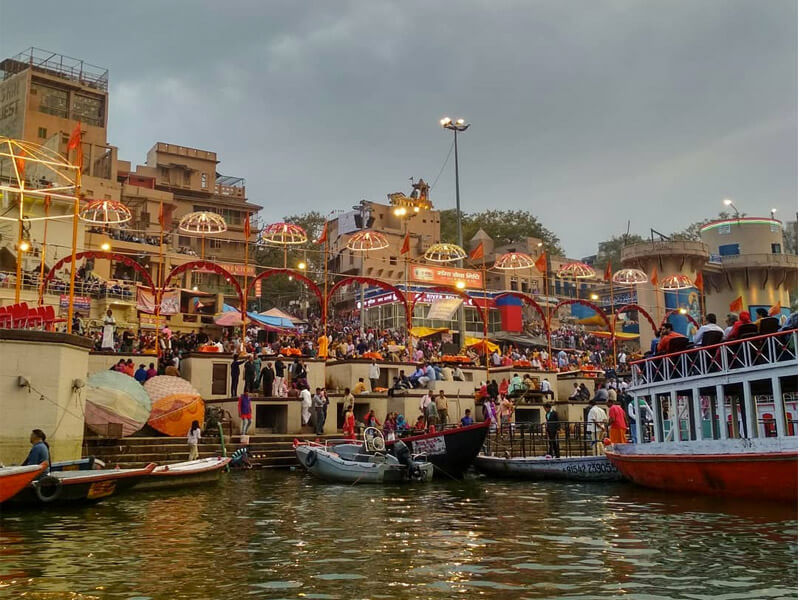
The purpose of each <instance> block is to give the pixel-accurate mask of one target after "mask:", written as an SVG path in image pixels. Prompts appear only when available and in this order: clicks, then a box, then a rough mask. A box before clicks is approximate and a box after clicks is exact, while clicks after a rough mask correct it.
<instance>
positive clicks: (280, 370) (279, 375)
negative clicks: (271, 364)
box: [272, 355, 286, 397]
mask: <svg viewBox="0 0 800 600" xmlns="http://www.w3.org/2000/svg"><path fill="white" fill-rule="evenodd" d="M284 377H286V365H285V364H284V363H283V360H281V356H280V355H279V356H278V359H277V360H276V361H275V381H274V382H273V383H272V395H273V396H275V397H278V396H281V395H282V394H283V380H284Z"/></svg>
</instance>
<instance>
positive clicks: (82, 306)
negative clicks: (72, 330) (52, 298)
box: [58, 294, 92, 313]
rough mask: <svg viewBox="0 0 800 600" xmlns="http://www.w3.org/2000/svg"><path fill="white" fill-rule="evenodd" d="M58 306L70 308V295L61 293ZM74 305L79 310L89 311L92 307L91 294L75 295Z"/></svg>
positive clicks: (73, 298) (82, 311)
mask: <svg viewBox="0 0 800 600" xmlns="http://www.w3.org/2000/svg"><path fill="white" fill-rule="evenodd" d="M58 307H59V308H64V309H68V308H69V296H68V295H67V294H61V295H60V296H59V297H58ZM72 307H73V309H74V310H76V311H77V312H81V313H88V312H89V310H91V308H92V299H91V298H90V297H89V296H73V297H72Z"/></svg>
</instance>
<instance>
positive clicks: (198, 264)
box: [156, 260, 247, 321]
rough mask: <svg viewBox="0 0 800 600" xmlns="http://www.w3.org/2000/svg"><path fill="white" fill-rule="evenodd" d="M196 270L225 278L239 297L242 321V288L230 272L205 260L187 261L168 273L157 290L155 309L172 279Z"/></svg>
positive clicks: (243, 308) (243, 302) (243, 303)
mask: <svg viewBox="0 0 800 600" xmlns="http://www.w3.org/2000/svg"><path fill="white" fill-rule="evenodd" d="M196 269H204V270H208V271H211V272H213V273H216V274H217V275H221V276H222V277H224V278H225V280H226V281H227V282H228V283H230V284H231V285H232V286H233V287H234V289H235V290H236V293H237V294H238V296H239V302H240V303H241V304H240V305H239V306H240V307H241V310H240V311H239V312H241V313H242V320H243V321H244V319H245V312H247V307H246V306H245V300H244V293H243V292H242V286H240V285H239V282H238V281H236V277H234V276H233V275H232V274H231V273H230V271H228V270H227V269H224V268H223V267H220V266H219V265H218V264H216V263H213V262H208V261H205V260H192V261H189V262H187V263H184V264H182V265H178V266H177V267H175V268H174V269H172V271H170V272H169V274H168V275H167V277H166V278H165V279H164V285H162V286H161V289H160V290H159V298H158V301H157V302H156V308H157V309H158V307H160V306H161V294H163V293H164V291H165V290H166V289H167V287H169V282H170V281H172V279H173V278H174V277H176V276H178V275H180V274H181V273H184V272H186V271H194V270H196Z"/></svg>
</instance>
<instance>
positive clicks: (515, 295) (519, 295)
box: [495, 291, 550, 335]
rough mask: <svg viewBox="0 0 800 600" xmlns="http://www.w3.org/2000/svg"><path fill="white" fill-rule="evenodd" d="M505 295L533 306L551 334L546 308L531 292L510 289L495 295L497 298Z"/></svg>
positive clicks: (547, 331) (548, 333)
mask: <svg viewBox="0 0 800 600" xmlns="http://www.w3.org/2000/svg"><path fill="white" fill-rule="evenodd" d="M505 296H511V297H512V298H519V299H520V300H522V301H523V302H525V303H526V304H528V305H529V306H532V307H533V309H534V310H535V311H536V312H537V313H538V314H539V316H540V317H541V318H542V323H544V327H545V333H547V335H550V323H548V321H547V315H546V313H545V312H544V309H543V308H542V306H541V305H540V304H539V303H538V302H537V301H536V300H535V299H534V298H533V296H531V295H529V294H526V293H525V292H515V291H508V292H503V293H502V294H499V295H497V296H495V300H497V299H498V298H503V297H505Z"/></svg>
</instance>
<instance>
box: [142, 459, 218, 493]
mask: <svg viewBox="0 0 800 600" xmlns="http://www.w3.org/2000/svg"><path fill="white" fill-rule="evenodd" d="M229 462H231V459H230V458H222V457H216V458H200V459H198V460H189V461H186V462H179V463H174V464H171V465H160V466H158V467H156V468H155V469H153V471H152V473H150V475H149V476H147V477H145V478H144V479H143V480H142V482H141V483H139V484H138V485H137V486H136V491H142V490H162V489H165V488H177V487H185V486H191V485H203V484H209V483H212V484H213V483H216V482H217V480H218V479H219V474H220V473H221V472H222V469H224V468H225V467H226V466H227V465H228V463H229Z"/></svg>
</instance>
